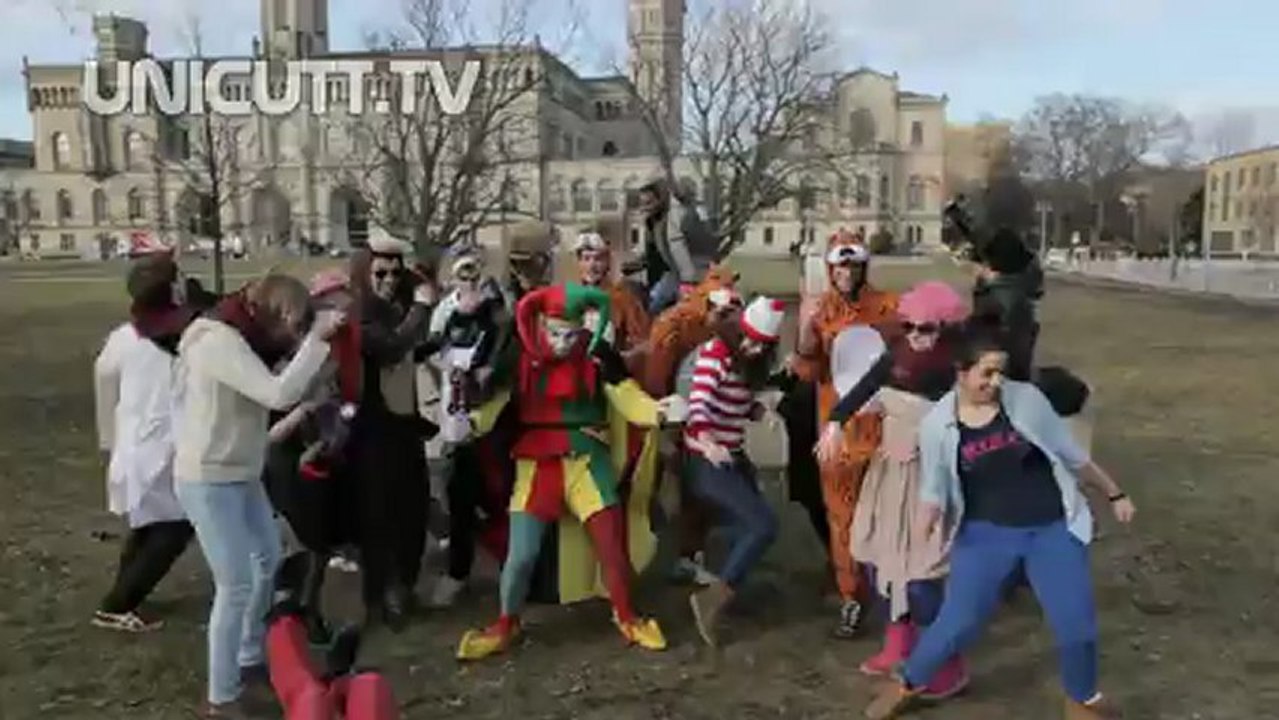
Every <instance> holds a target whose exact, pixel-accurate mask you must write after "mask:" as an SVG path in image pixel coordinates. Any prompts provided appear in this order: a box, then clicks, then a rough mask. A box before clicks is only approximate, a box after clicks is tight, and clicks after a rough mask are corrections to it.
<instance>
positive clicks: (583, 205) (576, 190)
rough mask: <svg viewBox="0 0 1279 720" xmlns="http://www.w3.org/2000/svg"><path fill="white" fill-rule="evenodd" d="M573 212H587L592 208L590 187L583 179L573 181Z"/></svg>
mask: <svg viewBox="0 0 1279 720" xmlns="http://www.w3.org/2000/svg"><path fill="white" fill-rule="evenodd" d="M572 189H573V212H575V213H588V212H590V211H591V210H593V209H594V207H592V206H593V205H594V203H593V202H592V198H591V190H590V187H589V186H588V185H587V184H586V181H585V180H574V181H573V188H572Z"/></svg>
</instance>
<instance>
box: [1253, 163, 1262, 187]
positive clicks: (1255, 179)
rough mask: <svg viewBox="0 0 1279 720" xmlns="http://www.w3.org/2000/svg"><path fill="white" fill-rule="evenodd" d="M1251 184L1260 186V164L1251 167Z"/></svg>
mask: <svg viewBox="0 0 1279 720" xmlns="http://www.w3.org/2000/svg"><path fill="white" fill-rule="evenodd" d="M1252 186H1253V187H1260V186H1261V166H1260V165H1258V166H1256V167H1254V168H1253V169H1252Z"/></svg>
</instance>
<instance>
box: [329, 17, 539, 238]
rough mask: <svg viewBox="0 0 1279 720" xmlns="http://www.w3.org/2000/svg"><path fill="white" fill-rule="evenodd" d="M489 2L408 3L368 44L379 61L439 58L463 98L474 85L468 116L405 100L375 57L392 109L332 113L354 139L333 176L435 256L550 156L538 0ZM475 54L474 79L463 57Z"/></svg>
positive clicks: (514, 192)
mask: <svg viewBox="0 0 1279 720" xmlns="http://www.w3.org/2000/svg"><path fill="white" fill-rule="evenodd" d="M558 5H559V7H558V9H557V12H562V11H563V4H562V3H559V4H558ZM485 9H486V8H481V7H478V6H476V5H475V4H473V3H472V2H470V1H469V0H403V10H404V18H403V22H402V23H401V24H400V25H399V26H397V27H395V28H393V29H391V30H389V31H387V32H384V33H382V34H380V35H373V36H370V38H369V42H368V44H369V46H370V47H371V48H372V50H373V51H374V52H373V53H372V55H373V56H374V57H375V58H381V59H382V60H386V59H388V58H389V59H413V60H427V61H440V62H442V63H443V64H444V66H445V67H446V68H447V69H449V70H450V73H449V74H450V75H451V77H450V81H451V89H452V90H455V91H456V92H457V93H459V94H461V93H463V92H465V91H466V90H467V89H468V87H467V86H468V84H469V83H471V82H474V85H473V86H471V87H473V92H472V93H471V99H470V102H469V104H468V105H467V107H466V108H465V110H464V111H462V112H461V113H460V114H456V115H450V114H447V113H446V112H445V111H444V109H443V108H441V107H440V106H439V105H438V104H437V103H434V102H431V101H430V98H429V97H423V96H422V93H420V92H418V93H415V94H416V95H417V100H418V101H417V102H415V103H409V104H410V105H411V107H407V108H406V107H404V106H403V105H402V103H403V101H404V97H405V93H406V91H409V88H408V87H406V86H405V84H404V82H403V80H404V77H405V76H403V75H400V74H392V73H391V71H390V69H389V65H388V63H386V62H379V66H378V67H377V75H376V76H375V78H374V79H373V80H372V99H373V100H374V102H375V103H376V102H378V101H383V102H385V103H388V104H389V107H390V108H391V110H390V111H389V112H374V113H365V114H359V115H346V116H336V115H334V116H331V118H330V121H329V122H330V128H332V129H335V130H339V131H341V132H342V133H344V134H345V136H346V137H347V138H348V139H349V147H348V149H347V152H346V153H345V157H344V158H342V159H341V161H340V162H339V163H337V165H336V166H335V167H334V168H333V172H334V173H335V175H336V179H337V181H338V182H339V183H342V184H346V185H349V186H352V187H354V188H355V189H357V190H358V192H359V193H360V194H361V195H362V196H363V197H364V199H365V200H366V201H367V202H368V204H369V206H370V212H371V214H372V215H373V218H374V219H375V220H376V222H377V223H378V224H379V225H380V226H382V227H383V228H384V229H385V230H387V231H388V232H390V233H391V234H393V235H395V236H398V237H401V238H404V239H407V240H410V241H411V242H413V244H414V245H415V246H416V247H417V248H418V249H419V251H420V252H424V253H426V254H428V255H430V254H431V253H433V252H436V251H438V250H439V249H440V248H443V247H447V246H449V245H452V244H453V243H455V242H458V241H462V240H467V239H468V238H470V237H471V236H472V235H473V233H474V232H475V231H476V230H477V229H478V228H480V227H482V226H483V225H486V224H488V223H490V222H491V221H492V220H493V219H494V217H495V216H497V215H498V214H499V213H504V212H508V211H518V210H519V205H520V195H521V194H522V193H521V188H522V187H523V183H522V182H521V175H522V174H527V173H528V171H529V170H530V168H537V167H539V165H538V161H539V159H540V158H542V157H543V156H544V153H543V151H542V142H543V141H542V138H541V137H540V134H541V133H540V131H541V127H540V116H539V100H540V95H541V91H542V90H543V88H545V86H546V85H545V83H546V73H547V70H548V66H549V64H550V61H549V56H547V55H546V54H545V53H544V51H543V50H542V48H541V46H540V43H539V41H538V39H537V37H536V36H535V35H534V34H533V33H532V32H531V31H530V28H531V27H532V26H533V24H534V21H535V19H536V18H537V17H538V13H539V12H540V11H541V8H540V5H539V3H537V2H535V0H499V1H498V3H497V5H496V7H490V8H487V9H488V10H490V11H492V15H493V17H491V18H489V19H486V18H484V15H485V12H484V10H485ZM477 61H478V63H479V72H478V74H476V75H473V76H472V77H471V78H469V79H468V76H467V72H468V69H467V67H466V65H467V63H471V64H472V65H473V64H474V63H475V62H477ZM383 107H384V108H386V107H387V105H384V106H383ZM538 195H539V196H540V195H541V193H540V192H539V193H538Z"/></svg>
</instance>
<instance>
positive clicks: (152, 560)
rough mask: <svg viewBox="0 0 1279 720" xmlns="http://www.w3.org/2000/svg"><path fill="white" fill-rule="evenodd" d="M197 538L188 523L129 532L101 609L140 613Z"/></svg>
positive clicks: (162, 524) (156, 524)
mask: <svg viewBox="0 0 1279 720" xmlns="http://www.w3.org/2000/svg"><path fill="white" fill-rule="evenodd" d="M194 535H195V529H194V528H193V527H191V523H189V522H187V521H185V520H177V521H173V522H158V523H152V524H150V525H144V526H142V527H140V528H135V529H133V530H132V531H130V532H129V536H128V537H127V538H126V539H125V541H124V549H123V550H121V551H120V567H119V569H118V570H117V571H116V576H115V583H114V584H113V585H112V586H111V591H110V592H108V593H107V596H106V597H105V598H103V599H102V605H101V606H100V608H99V609H101V610H102V612H108V613H114V614H120V613H127V612H133V611H134V610H137V609H138V606H139V605H141V604H142V601H143V600H146V598H147V596H148V595H150V594H151V591H152V590H154V589H155V586H156V585H158V584H160V581H161V580H162V579H164V576H165V575H167V574H168V573H169V569H170V568H172V567H173V563H174V562H176V561H177V559H178V558H179V557H181V555H182V551H184V550H186V547H187V545H189V544H190V543H191V538H192V537H194Z"/></svg>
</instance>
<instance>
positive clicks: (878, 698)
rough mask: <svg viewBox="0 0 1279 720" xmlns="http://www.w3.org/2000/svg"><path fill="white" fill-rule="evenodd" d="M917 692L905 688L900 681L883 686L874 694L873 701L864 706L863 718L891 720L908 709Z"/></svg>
mask: <svg viewBox="0 0 1279 720" xmlns="http://www.w3.org/2000/svg"><path fill="white" fill-rule="evenodd" d="M918 695H919V692H918V691H916V690H912V689H911V688H908V687H906V684H905V683H904V682H902V681H900V680H894V681H893V682H890V683H887V684H885V685H884V686H883V687H882V688H880V689H879V690H877V691H876V692H875V699H874V700H871V702H870V705H867V706H866V710H865V712H863V713H862V715H863V716H865V717H866V718H868V720H893V718H899V717H901V716H902V714H903V713H905V712H906V711H907V710H908V709H910V706H911V703H913V702H914V701H915V698H916V697H917V696H918Z"/></svg>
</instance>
